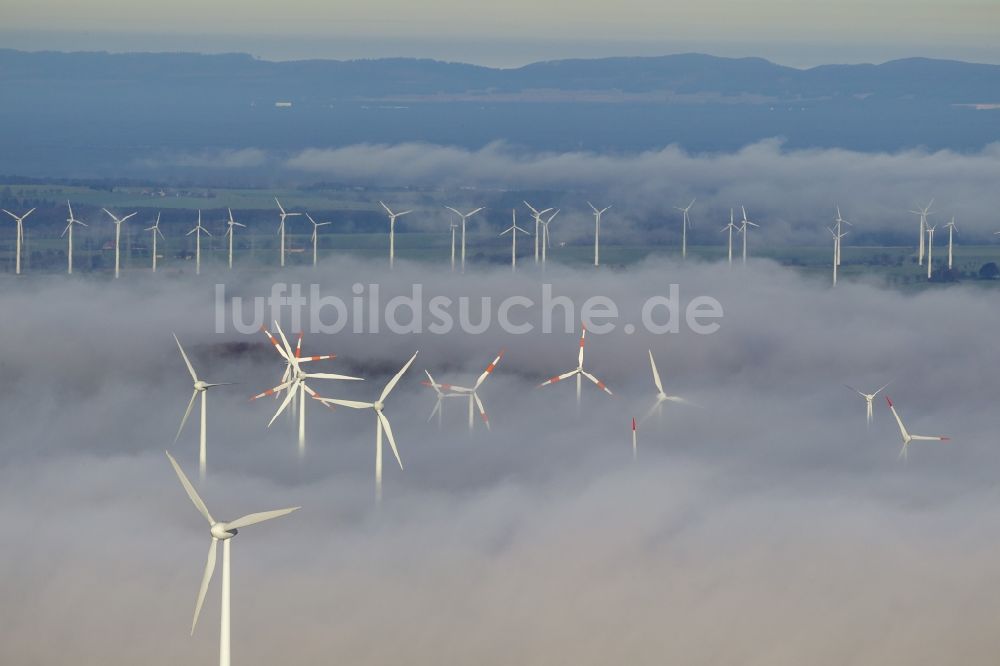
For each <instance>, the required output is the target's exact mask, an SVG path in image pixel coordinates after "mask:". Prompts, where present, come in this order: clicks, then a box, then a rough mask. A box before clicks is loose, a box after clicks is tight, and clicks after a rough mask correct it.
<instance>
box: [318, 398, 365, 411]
mask: <svg viewBox="0 0 1000 666" xmlns="http://www.w3.org/2000/svg"><path fill="white" fill-rule="evenodd" d="M319 401H320V402H323V403H327V404H333V405H340V406H341V407H350V408H351V409H371V408H372V407H374V406H375V405H374V404H373V403H370V402H358V401H357V400H341V399H340V398H319Z"/></svg>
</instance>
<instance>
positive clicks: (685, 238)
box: [674, 199, 696, 259]
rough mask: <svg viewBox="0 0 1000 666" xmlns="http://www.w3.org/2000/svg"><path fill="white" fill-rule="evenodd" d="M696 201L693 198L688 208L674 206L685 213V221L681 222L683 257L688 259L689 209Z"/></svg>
mask: <svg viewBox="0 0 1000 666" xmlns="http://www.w3.org/2000/svg"><path fill="white" fill-rule="evenodd" d="M695 201H696V200H695V199H691V203H689V204H688V205H687V208H681V207H680V206H674V208H675V209H676V210H679V211H681V212H683V213H684V221H683V222H682V223H681V259H687V256H688V225H689V224H690V220H689V219H688V211H689V210H691V206H693V205H694V202H695Z"/></svg>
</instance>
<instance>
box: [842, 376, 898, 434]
mask: <svg viewBox="0 0 1000 666" xmlns="http://www.w3.org/2000/svg"><path fill="white" fill-rule="evenodd" d="M891 383H892V382H889V383H887V384H883V385H882V386H880V387H879V389H878V390H877V391H875V392H874V393H864V392H863V391H859V390H858V389H856V388H854V387H853V386H850V385H848V384H844V386H847V388H849V389H851V390H852V391H854V392H855V393H857V394H858V395H859V396H861V397H862V398H864V399H865V422H866V423H867V424H868V425H869V426H870V425H871V424H872V422H873V421H874V420H875V410H874V409H873V408H872V404H873V401H874V400H875V396H877V395H878V394H879V393H881V392H882V391H884V390H885V389H886V387H888V386H889V384H891Z"/></svg>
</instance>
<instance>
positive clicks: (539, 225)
mask: <svg viewBox="0 0 1000 666" xmlns="http://www.w3.org/2000/svg"><path fill="white" fill-rule="evenodd" d="M274 201H275V203H276V204H277V206H278V211H279V212H278V215H279V220H280V221H279V224H278V232H277V233H278V236H279V262H280V265H281V266H282V267H284V266H285V262H286V258H287V254H288V249H287V243H286V233H287V224H288V218H291V217H298V216H305V217H306V218H307V219H308V220H309V222H310V223H311V224H312V233H311V236H310V241H311V243H312V264H313V266H315V265H317V263H318V261H319V230H320V228H321V227H325V226H329V225H331V224H332V223H331V222H317V221H316V220H314V219H313V217H312V215H310V214H309V213H300V212H288V211H286V210H285V208H284V206H282V205H281V202H280V201H279V200H278V199H277V198H275V200H274ZM933 203H934V201H933V199H932V200H931V202H930V203H929V204H928V205H927V206H925V207H923V208H920V209H919V210H913V211H910V212H912V213H914V214H916V215H918V216H919V219H920V235H919V244H918V249H917V256H918V264H919V265H921V266H922V265H923V264H924V257H925V254H926V256H927V277H928V279H930V277H931V275H932V256H933V248H934V231H935V228H936V227H934V226H931V225H929V224H928V222H927V217H928V216H929V215H932V214H933V213H932V212H931V210H930V209H931V206H932V205H933ZM524 204H525V206H527V207H528V209H529V210H530V212H531V217H532V219H533V220H534V233H532V232H531V231H529V230H527V229H524V228H522V227H520V226H519V225H518V224H517V211H516V210H512V212H511V218H512V219H511V226H510V227H508V228H507V229H505V230H504V231H502V232H501V233H500V235H501V236H504V235H507V234H510V236H511V270H516V269H517V260H518V253H517V235H518V234H519V233H520V234H525V235H528V236H533V237H534V261H535V263H536V264H540V265H541V266H542V268H545V266H546V264H547V261H548V251H549V249H551V247H552V241H551V237H550V235H549V225H550V224H551V223H552V221H553V220H554V219H555V218H556V216H557V215H558V214H559V212H560V211H559V209H552V208H544V209H537V208H535V207H534V206H532V205H531V204H529V203H528V202H527V201H525V202H524ZM694 204H695V200H692V201H691V202H690V203H689V204H688V205H687V206H684V207H680V206H676V207H675V209H676V210H678V211H680V212H681V213H682V218H681V258H682V259H687V250H688V248H687V245H688V244H687V237H688V230H689V229H690V228H692V227H693V226H694V225H693V224H692V223H691V218H690V211H691V208H692V206H694ZM66 205H67V209H68V211H69V217H68V218H67V220H66V222H67V224H66V228H65V229H64V230H63V233H62V237H65V238H66V239H67V244H68V247H67V269H66V270H67V273H68V274H70V275H72V274H73V231H74V228H75V227H76V226H83V227H86V226H88V225H87V224H86V223H84V222H83V221H82V220H79V219H77V218H76V216H75V215H74V214H73V206H72V204H71V203H70V202H68V201H67V202H66ZM379 205H380V206H381V207H382V208H383V209H384V211H385V213H386V214H387V216H388V219H389V267H390V268H394V267H395V261H396V220H397V219H398V218H400V217H403V216H404V215H408V214H410V213H412V212H413V210H403V211H399V212H395V211H393V210H392V209H391V208H390V207H389V206H388V205H386V204H385V203H384V202H381V201H380V202H379ZM587 205H588V206H589V207H590V209H591V211H592V212H593V215H594V266H595V267H599V266H600V265H601V222H602V216H603V215H604V214H605V213H606V212H607V211H608V210H609V209H610V208H611V206H606V207H604V208H598V207H596V206H594V205H593V204H592V203H590V202H589V201H588V202H587ZM445 208H447V210H449V211H451V212H453V213H454V214H455V215H456V216H457V217H458V221H457V222H452V223H450V227H449V229H450V232H451V270H452V271H455V270H459V271H461V272H463V273H464V272H465V266H466V226H467V222H468V220H469V218H471V217H472V216H474V215H476V214H477V213H479V212H481V211H482V210H485V208H484V207H479V208H476V209H473V210H470V211H468V212H465V213H463V212H462V211H460V210H458V209H456V208H453V207H451V206H446V207H445ZM740 209H741V212H742V220H739V221H737V220H736V217H735V210H734V209H732V208H731V209H730V211H729V223H728V224H726V225H725V226H724V227H722V229H721V230H720V231H721V232H723V233H727V234H728V243H727V245H728V248H727V260H728V262H729V264H732V263H733V240H734V239H733V236H734V234H738V235H740V236H741V237H742V261H743V263H746V261H747V256H748V244H747V242H748V236H749V231H750V229H751V228H753V227H758V228H759V227H760V225H759V224H758V223H757V222H754V221H752V220H751V219H749V217H748V216H747V211H746V207H745V206H741V207H740ZM34 210H35V209H34V208H32V209H31V210H29V211H28V212H26V213H23V214H21V215H16V214H14V213H12V212H10V211H8V210H6V209H4V210H3V212H5V213H6V214H7V215H9V216H10V217H11V218H12V219H13V220H14V221H15V223H16V224H17V238H16V251H15V272H16V274H18V275H20V274H21V272H22V265H21V259H22V246H23V241H24V220H25V219H26V218H27V217H28V216H29V215H31V213H32V212H34ZM102 210H103V211H104V212H105V213H106V214H107V215H108V216H109V217H110V218H111V221H112V223H113V224H114V226H115V236H114V252H115V271H114V275H115V278H118V277H120V275H121V229H122V225H123V224H124V223H125V222H127V221H128V220H129V219H130V218H132V217H134V216H135V215H137V214H138V213H137V212H133V213H129V214H127V215H122V216H119V215H116V214H115V213H112V212H111V211H109V210H108V209H107V208H104V209H102ZM227 210H228V213H229V216H228V219H227V220H226V229H225V233H224V236H225V237H226V239H227V240H228V248H227V249H228V253H227V265H228V267H229V268H230V269H232V268H233V264H234V256H235V254H234V253H235V248H234V241H235V237H236V229H237V228H246V225H245V224H242V223H240V222H237V221H236V219H235V218H234V217H233V211H232V209H227ZM844 225H847V226H853V225H852V223H851V222H849V221H848V220H846V219H844V218H843V217H842V216H841V213H840V207H839V206H838V207H837V216H836V218H835V219H834V226H833V227H829V228H828V230H829V231H830V234H831V235H832V236H833V241H834V259H833V284H834V285H836V284H837V277H838V269H839V267H840V265H841V244H842V239H843V238H844V236H846V235H847V234H848V233H849V232H848V231H847V230H845V228H844ZM945 227H946V228H947V229H948V269H949V270H951V268H952V258H953V251H952V250H953V245H954V232H955V230H956V226H955V219H954V218H952V220H951V221H950V222H949V223H947V224H946V225H945ZM145 231H147V232H149V233H150V234H151V237H152V252H151V255H152V270H153V272H156V270H157V268H158V259H159V252H158V246H157V242H158V240H159V239H164V240H165V237H164V235H163V231H162V230H161V229H160V214H159V213H158V214H157V216H156V222H155V223H154V224H153V225H152V226H150V227H147V228H146V229H145ZM996 233H997V234H1000V232H996ZM186 235H187V236H192V235H193V236H194V237H195V272H196V274H201V240H202V235H206V236H209V237H212V235H213V234H212V233H211V232H210V231H209V230H208V229H206V228H205V227H204V226H203V225H202V219H201V211H200V210H199V211H198V218H197V223H196V225H195V226H194V228H192V229H191V230H190V231H188V232H187V234H186Z"/></svg>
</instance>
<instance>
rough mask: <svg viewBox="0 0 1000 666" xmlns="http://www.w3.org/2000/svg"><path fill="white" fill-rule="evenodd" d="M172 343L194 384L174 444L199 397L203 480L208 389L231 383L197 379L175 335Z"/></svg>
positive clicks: (206, 457)
mask: <svg viewBox="0 0 1000 666" xmlns="http://www.w3.org/2000/svg"><path fill="white" fill-rule="evenodd" d="M174 341H175V342H176V343H177V348H178V349H180V350H181V357H182V358H183V359H184V365H186V366H187V369H188V372H190V373H191V380H192V381H193V382H194V391H193V392H192V393H191V400H190V402H188V406H187V409H186V410H185V411H184V418H182V419H181V425H180V427H179V428H177V436H176V437H174V442H176V441H177V440H178V439H180V437H181V431H183V430H184V424H186V423H187V420H188V417H189V416H191V409H192V408H193V407H194V401H195V400H196V399H197V398H198V395H199V394H200V395H201V428H200V430H199V436H198V440H199V444H198V472H199V474H200V475H201V478H202V479H204V478H205V469H206V467H207V466H208V389H210V388H214V387H216V386H232V382H226V383H222V384H208V383H206V382H203V381H202V380H200V379H198V375H197V374H196V373H195V371H194V366H192V365H191V361H190V359H188V355H187V354H186V353H185V352H184V347H182V346H181V341H180V340H178V339H177V334H176V333H175V334H174Z"/></svg>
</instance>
